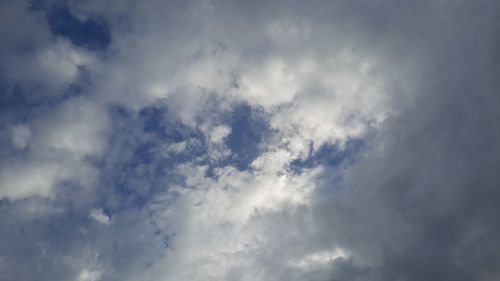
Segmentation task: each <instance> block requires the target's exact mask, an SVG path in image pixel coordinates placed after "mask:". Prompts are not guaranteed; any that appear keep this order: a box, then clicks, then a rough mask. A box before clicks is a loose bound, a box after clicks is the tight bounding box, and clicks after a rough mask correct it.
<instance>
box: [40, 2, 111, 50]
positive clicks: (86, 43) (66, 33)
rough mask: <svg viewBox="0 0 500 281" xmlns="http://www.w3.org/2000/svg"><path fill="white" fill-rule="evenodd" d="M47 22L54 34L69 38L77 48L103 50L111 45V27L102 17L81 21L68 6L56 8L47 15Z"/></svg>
mask: <svg viewBox="0 0 500 281" xmlns="http://www.w3.org/2000/svg"><path fill="white" fill-rule="evenodd" d="M47 21H48V23H49V27H50V31H51V32H52V34H54V35H56V36H61V37H65V38H67V39H69V40H70V41H71V42H72V43H73V44H74V45H76V46H79V47H84V48H88V49H91V50H102V49H106V48H107V47H108V46H109V45H110V44H111V31H110V29H109V26H108V25H107V23H106V22H105V21H104V19H102V18H100V17H96V16H93V17H90V18H87V19H85V20H81V19H79V18H78V17H76V16H75V15H74V14H72V13H71V11H70V9H69V8H68V7H67V6H56V7H53V8H52V9H50V11H49V12H48V13H47Z"/></svg>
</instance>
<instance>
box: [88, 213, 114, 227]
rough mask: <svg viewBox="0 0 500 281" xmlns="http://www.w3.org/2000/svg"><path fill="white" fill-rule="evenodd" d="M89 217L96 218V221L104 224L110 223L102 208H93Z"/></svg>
mask: <svg viewBox="0 0 500 281" xmlns="http://www.w3.org/2000/svg"><path fill="white" fill-rule="evenodd" d="M90 217H91V218H93V219H94V220H96V221H97V222H99V223H102V224H105V225H107V224H109V223H110V218H109V216H107V215H106V214H104V212H103V210H102V209H93V210H92V211H91V212H90Z"/></svg>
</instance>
